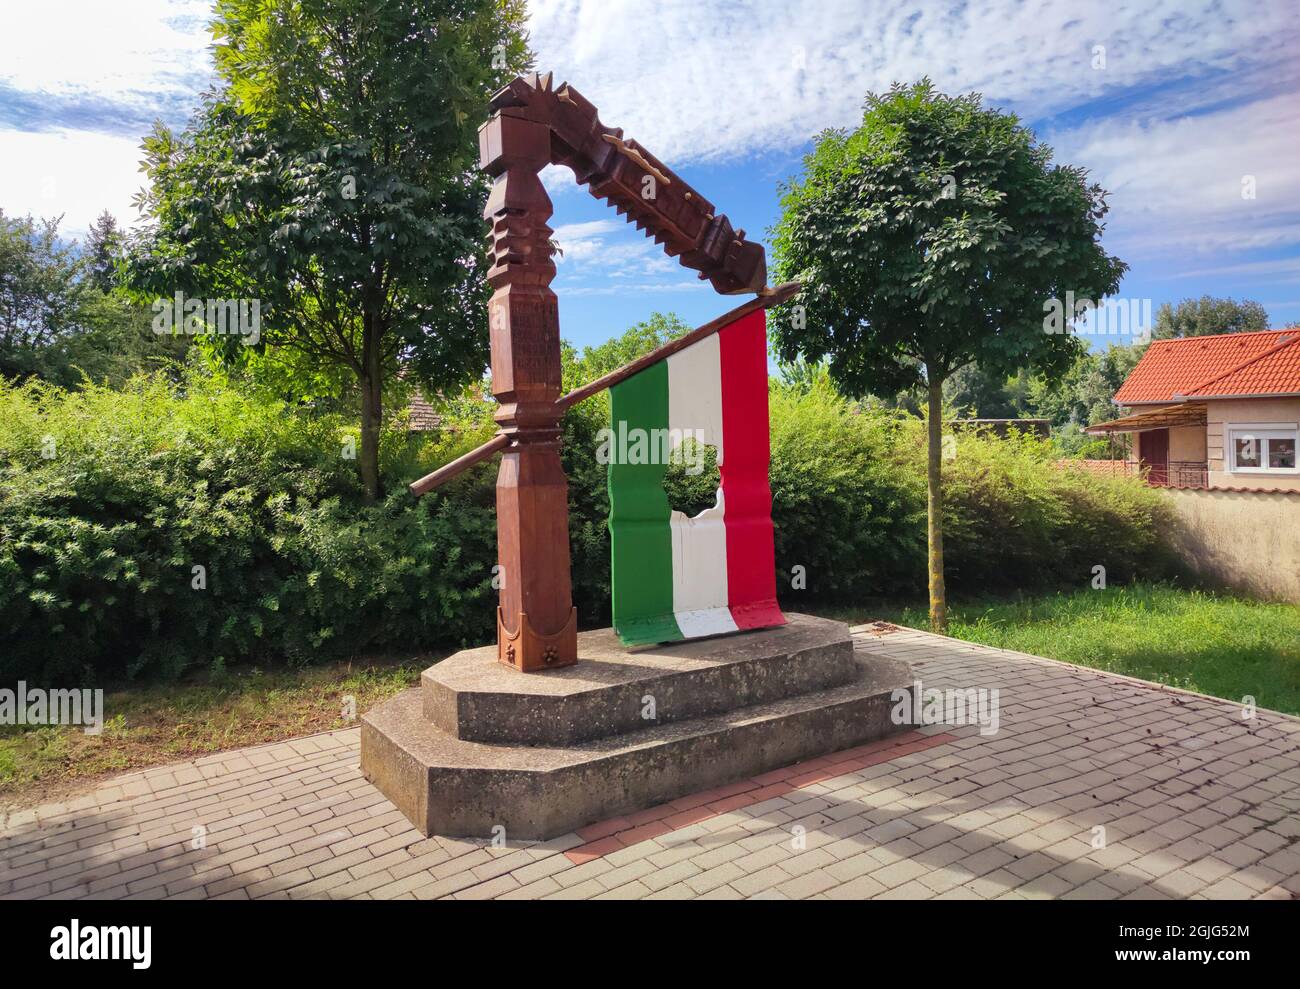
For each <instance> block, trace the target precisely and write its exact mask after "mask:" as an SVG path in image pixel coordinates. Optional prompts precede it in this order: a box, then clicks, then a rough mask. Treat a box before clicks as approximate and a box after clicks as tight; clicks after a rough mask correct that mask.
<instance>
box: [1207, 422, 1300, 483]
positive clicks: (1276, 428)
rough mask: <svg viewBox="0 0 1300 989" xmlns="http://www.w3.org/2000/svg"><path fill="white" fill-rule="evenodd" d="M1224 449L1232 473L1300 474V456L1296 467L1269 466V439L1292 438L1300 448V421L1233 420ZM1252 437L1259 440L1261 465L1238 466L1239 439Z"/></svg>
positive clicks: (1229, 470) (1228, 429)
mask: <svg viewBox="0 0 1300 989" xmlns="http://www.w3.org/2000/svg"><path fill="white" fill-rule="evenodd" d="M1225 432H1226V434H1227V435H1226V437H1225V439H1224V446H1225V447H1226V449H1225V450H1224V451H1223V453H1224V460H1225V463H1226V466H1227V468H1228V472H1229V473H1232V474H1287V475H1291V474H1300V457H1297V459H1296V466H1295V467H1269V466H1268V445H1269V444H1268V441H1269V440H1272V439H1290V440H1295V441H1296V446H1297V448H1298V449H1300V423H1294V422H1232V423H1228V425H1227V428H1226V430H1225ZM1247 437H1252V438H1254V439H1256V440H1258V441H1259V443H1260V446H1259V462H1260V466H1259V467H1239V466H1237V440H1238V439H1239V438H1240V439H1246V438H1247Z"/></svg>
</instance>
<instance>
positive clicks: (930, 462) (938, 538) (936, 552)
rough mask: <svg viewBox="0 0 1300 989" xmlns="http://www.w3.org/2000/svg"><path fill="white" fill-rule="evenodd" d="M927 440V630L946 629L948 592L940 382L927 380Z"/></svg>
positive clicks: (941, 390) (941, 388) (932, 379)
mask: <svg viewBox="0 0 1300 989" xmlns="http://www.w3.org/2000/svg"><path fill="white" fill-rule="evenodd" d="M929 393H930V402H929V422H928V427H929V442H928V443H927V444H926V446H927V450H926V469H925V480H926V489H927V492H928V498H927V504H926V507H927V510H928V514H929V525H928V527H927V530H928V536H929V539H928V542H929V569H930V631H932V632H939V633H943V634H946V633H947V631H948V593H947V590H946V588H945V587H944V582H943V488H942V477H941V473H942V464H943V381H942V380H941V379H936V378H935V377H933V376H931V378H930V381H929Z"/></svg>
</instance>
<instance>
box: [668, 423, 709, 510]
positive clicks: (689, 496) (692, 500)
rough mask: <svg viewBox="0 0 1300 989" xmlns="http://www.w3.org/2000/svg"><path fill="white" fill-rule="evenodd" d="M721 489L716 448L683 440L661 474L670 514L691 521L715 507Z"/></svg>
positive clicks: (690, 440) (692, 440)
mask: <svg viewBox="0 0 1300 989" xmlns="http://www.w3.org/2000/svg"><path fill="white" fill-rule="evenodd" d="M721 487H722V475H721V474H720V473H719V472H718V448H717V447H715V446H712V445H711V444H708V443H700V442H699V441H697V440H694V439H686V440H683V441H682V443H681V445H680V446H678V447H676V448H675V449H674V450H673V451H672V453H671V455H670V456H669V458H668V469H667V470H666V471H664V492H665V493H666V494H667V495H668V507H669V508H671V509H672V510H673V511H675V512H681V513H682V514H683V515H685V516H686V517H687V518H694V517H695V516H696V515H699V514H700V512H704V511H708V510H709V509H710V508H712V507H713V506H714V505H716V504H717V503H718V489H719V488H721Z"/></svg>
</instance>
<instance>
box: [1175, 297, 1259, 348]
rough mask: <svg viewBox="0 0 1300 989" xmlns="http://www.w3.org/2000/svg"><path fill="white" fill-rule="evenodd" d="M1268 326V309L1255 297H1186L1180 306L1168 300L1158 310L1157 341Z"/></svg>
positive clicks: (1238, 331) (1243, 330)
mask: <svg viewBox="0 0 1300 989" xmlns="http://www.w3.org/2000/svg"><path fill="white" fill-rule="evenodd" d="M1268 328H1269V319H1268V310H1267V309H1265V308H1264V307H1263V306H1262V305H1261V304H1260V303H1258V302H1255V301H1254V300H1253V299H1242V300H1241V301H1240V302H1238V301H1237V300H1236V299H1220V298H1216V297H1214V296H1210V295H1203V296H1201V297H1200V298H1199V299H1183V300H1182V301H1181V302H1179V303H1178V304H1177V305H1171V304H1170V303H1168V302H1166V303H1165V304H1164V305H1162V306H1161V307H1160V308H1159V309H1158V310H1156V325H1155V326H1154V327H1153V328H1152V330H1151V336H1152V338H1153V339H1155V340H1169V339H1172V338H1173V337H1203V336H1211V335H1213V334H1216V333H1249V332H1251V331H1254V330H1267V329H1268Z"/></svg>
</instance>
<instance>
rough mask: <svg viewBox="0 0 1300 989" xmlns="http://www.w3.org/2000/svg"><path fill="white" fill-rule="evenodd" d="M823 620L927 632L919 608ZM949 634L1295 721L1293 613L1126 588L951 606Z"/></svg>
mask: <svg viewBox="0 0 1300 989" xmlns="http://www.w3.org/2000/svg"><path fill="white" fill-rule="evenodd" d="M826 614H827V615H828V617H843V618H845V619H847V620H851V621H868V620H872V619H884V620H885V621H891V622H895V623H896V624H899V625H908V626H911V627H913V628H926V627H928V624H929V618H928V614H927V611H926V609H925V607H924V606H912V607H907V606H904V607H899V606H897V605H895V606H893V607H890V606H888V605H884V606H881V607H874V608H871V607H868V608H854V609H849V610H841V611H839V612H837V613H836V614H834V615H831V614H829V613H826ZM948 634H949V635H951V636H953V637H954V638H958V639H965V640H967V641H969V642H979V643H982V644H984V645H989V646H997V647H999V648H1002V649H1014V650H1016V651H1017V652H1026V653H1032V654H1034V655H1036V656H1047V657H1049V658H1051V659H1060V660H1065V661H1066V662H1070V663H1078V664H1079V665H1081V666H1090V667H1093V668H1094V669H1098V670H1108V671H1110V672H1113V673H1123V674H1125V675H1127V676H1133V677H1140V678H1141V679H1143V680H1151V681H1153V682H1155V683H1162V684H1167V685H1169V686H1171V687H1181V688H1183V689H1185V690H1195V691H1197V692H1199V693H1203V694H1210V695H1212V696H1215V697H1223V698H1226V699H1228V700H1233V701H1240V700H1241V699H1242V698H1244V697H1247V696H1250V697H1254V698H1255V703H1256V704H1257V705H1258V706H1260V707H1266V708H1272V709H1273V710H1276V711H1285V712H1286V713H1288V714H1300V607H1297V606H1295V605H1291V604H1265V603H1262V602H1258V601H1249V600H1244V599H1241V598H1233V597H1225V596H1219V595H1215V594H1209V593H1205V592H1203V591H1189V590H1182V589H1179V588H1175V587H1171V586H1168V585H1164V584H1135V585H1131V586H1129V587H1113V588H1107V589H1106V590H1102V591H1095V590H1082V591H1074V592H1070V593H1058V594H1049V595H1039V596H1032V597H1023V598H1019V599H1015V600H1008V599H1007V598H978V599H967V600H959V601H957V602H955V603H954V604H953V605H952V606H951V607H950V613H949V628H948Z"/></svg>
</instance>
